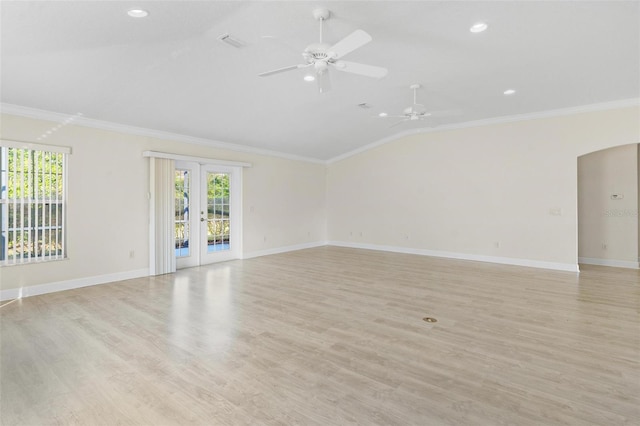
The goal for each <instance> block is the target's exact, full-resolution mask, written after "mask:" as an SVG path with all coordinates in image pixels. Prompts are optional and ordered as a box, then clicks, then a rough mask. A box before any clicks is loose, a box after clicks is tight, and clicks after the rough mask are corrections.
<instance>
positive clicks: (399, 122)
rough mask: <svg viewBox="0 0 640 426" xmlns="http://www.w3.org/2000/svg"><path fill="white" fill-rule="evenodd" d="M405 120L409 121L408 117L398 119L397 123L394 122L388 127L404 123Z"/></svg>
mask: <svg viewBox="0 0 640 426" xmlns="http://www.w3.org/2000/svg"><path fill="white" fill-rule="evenodd" d="M405 121H409V119H408V118H405V119H404V120H400V121H398V122H397V123H394V124H392V125H391V126H389V128H392V127H396V126H398V125H400V124H402V123H404V122H405Z"/></svg>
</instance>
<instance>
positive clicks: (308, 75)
mask: <svg viewBox="0 0 640 426" xmlns="http://www.w3.org/2000/svg"><path fill="white" fill-rule="evenodd" d="M315 79H316V78H315V77H314V76H312V75H311V74H307V75H305V76H304V81H313V80H315Z"/></svg>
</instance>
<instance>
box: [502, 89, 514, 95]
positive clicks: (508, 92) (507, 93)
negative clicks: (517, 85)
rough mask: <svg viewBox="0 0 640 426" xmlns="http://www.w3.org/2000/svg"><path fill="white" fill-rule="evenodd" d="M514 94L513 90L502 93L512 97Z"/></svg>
mask: <svg viewBox="0 0 640 426" xmlns="http://www.w3.org/2000/svg"><path fill="white" fill-rule="evenodd" d="M514 93H516V91H515V90H513V89H507V90H505V91H504V94H505V95H513V94H514Z"/></svg>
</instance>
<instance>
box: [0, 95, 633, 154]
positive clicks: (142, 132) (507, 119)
mask: <svg viewBox="0 0 640 426" xmlns="http://www.w3.org/2000/svg"><path fill="white" fill-rule="evenodd" d="M637 106H640V98H632V99H623V100H618V101H612V102H603V103H597V104H590V105H581V106H577V107H570V108H562V109H555V110H548V111H540V112H534V113H527V114H517V115H508V116H503V117H495V118H488V119H484V120H475V121H467V122H464V123H456V124H446V125H442V126H438V127H432V128H429V127H422V128H415V129H409V130H405V131H402V132H399V133H394V134H393V135H390V136H386V137H384V138H382V139H379V140H377V141H375V142H372V143H369V144H367V145H364V146H361V147H359V148H356V149H354V150H352V151H349V152H346V153H344V154H341V155H338V156H336V157H333V158H330V159H328V160H321V159H317V158H310V157H303V156H299V155H294V154H288V153H284V152H279V151H272V150H268V149H262V148H255V147H250V146H246V145H240V144H235V143H230V142H222V141H216V140H213V139H205V138H198V137H194V136H187V135H182V134H178V133H171V132H164V131H161V130H153V129H147V128H144V127H135V126H129V125H125V124H119V123H113V122H109V121H102V120H96V119H92V118H86V117H83V116H82V115H81V114H75V115H69V114H61V113H57V112H52V111H46V110H41V109H36V108H30V107H24V106H20V105H14V104H6V103H0V112H1V113H4V114H11V115H17V116H21V117H28V118H34V119H38V120H47V121H54V122H69V124H71V123H73V124H75V125H78V126H84V127H91V128H95V129H101V130H109V131H114V132H120V133H126V134H132V135H138V136H146V137H152V138H158V139H165V140H172V141H176V142H183V143H190V144H195V145H203V146H207V147H211V148H220V149H227V150H229V151H236V152H245V153H249V154H257V155H265V156H269V157H277V158H284V159H287V160H294V161H304V162H308V163H314V164H324V165H329V164H332V163H335V162H338V161H341V160H344V159H346V158H349V157H352V156H354V155H357V154H360V153H362V152H365V151H369V150H370V149H373V148H376V147H378V146H381V145H384V144H387V143H389V142H392V141H395V140H398V139H400V138H403V137H406V136H412V135H416V134H425V133H435V132H442V131H447V130H459V129H468V128H472V127H481V126H490V125H495V124H504V123H513V122H518V121H527V120H536V119H541V118H553V117H562V116H567V115H575V114H582V113H588V112H598V111H606V110H612V109H621V108H629V107H637Z"/></svg>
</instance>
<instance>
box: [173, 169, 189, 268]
mask: <svg viewBox="0 0 640 426" xmlns="http://www.w3.org/2000/svg"><path fill="white" fill-rule="evenodd" d="M175 186H176V194H175V238H176V257H185V256H189V232H190V229H189V200H190V197H191V171H190V170H180V169H176V171H175Z"/></svg>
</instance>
